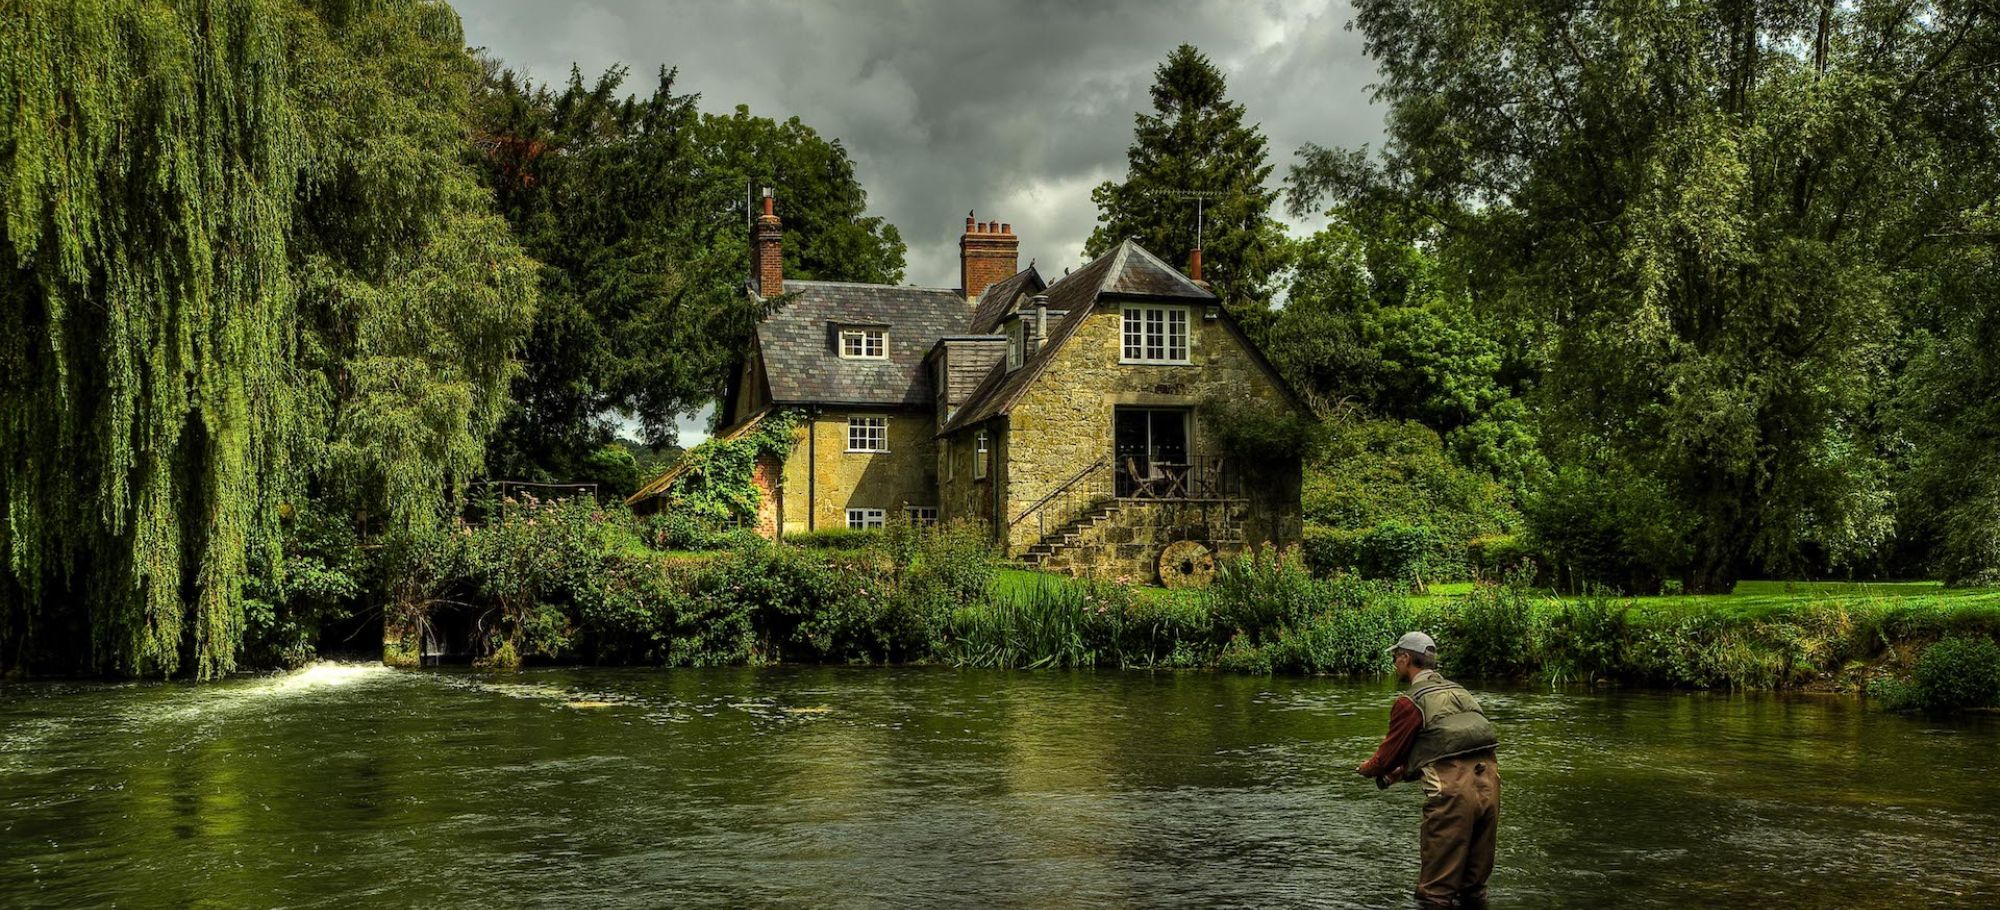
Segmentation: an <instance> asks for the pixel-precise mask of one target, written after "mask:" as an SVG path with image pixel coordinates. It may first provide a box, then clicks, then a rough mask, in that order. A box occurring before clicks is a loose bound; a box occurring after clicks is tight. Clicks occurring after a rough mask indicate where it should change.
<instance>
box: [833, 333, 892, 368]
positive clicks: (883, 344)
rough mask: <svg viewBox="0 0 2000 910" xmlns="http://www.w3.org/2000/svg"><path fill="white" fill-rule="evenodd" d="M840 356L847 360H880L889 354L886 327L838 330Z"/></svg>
mask: <svg viewBox="0 0 2000 910" xmlns="http://www.w3.org/2000/svg"><path fill="white" fill-rule="evenodd" d="M840 356H842V357H844V358H847V359H849V360H882V359H884V358H886V357H888V356H889V331H888V330H887V329H869V328H852V329H841V330H840Z"/></svg>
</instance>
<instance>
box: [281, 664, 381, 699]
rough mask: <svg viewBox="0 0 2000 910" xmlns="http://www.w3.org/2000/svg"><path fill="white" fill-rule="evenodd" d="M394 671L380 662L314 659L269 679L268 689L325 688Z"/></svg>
mask: <svg viewBox="0 0 2000 910" xmlns="http://www.w3.org/2000/svg"><path fill="white" fill-rule="evenodd" d="M395 672H396V671H395V670H394V669H392V668H390V667H388V666H387V665H384V664H380V663H354V664H349V663H337V662H334V661H330V660H321V661H314V662H313V663H310V664H307V665H305V666H303V667H300V668H298V669H296V670H293V671H292V672H290V673H286V674H284V675H282V676H279V677H276V678H275V679H273V680H272V681H271V686H270V689H271V690H272V691H275V692H299V691H304V690H309V689H327V688H332V687H335V686H351V685H353V684H355V683H358V682H364V681H367V680H370V679H379V678H382V677H385V676H388V675H389V674H392V673H395Z"/></svg>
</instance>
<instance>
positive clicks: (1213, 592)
mask: <svg viewBox="0 0 2000 910" xmlns="http://www.w3.org/2000/svg"><path fill="white" fill-rule="evenodd" d="M1207 593H1208V603H1209V616H1210V618H1211V620H1212V621H1213V622H1214V623H1215V632H1216V639H1217V640H1218V641H1229V640H1231V639H1234V638H1237V637H1243V638H1245V639H1247V641H1248V643H1249V644H1251V645H1263V644H1265V643H1266V642H1268V641H1271V640H1273V639H1275V638H1276V637H1277V633H1278V630H1279V629H1281V628H1284V627H1286V626H1290V625H1292V624H1294V623H1296V622H1297V621H1298V620H1300V619H1301V618H1303V617H1305V616H1307V615H1308V614H1310V613H1312V612H1313V611H1314V610H1315V609H1317V608H1318V607H1319V606H1320V605H1321V604H1322V603H1324V600H1323V594H1324V591H1323V589H1322V587H1321V585H1320V583H1319V582H1317V581H1315V580H1314V579H1313V577H1312V575H1311V574H1310V573H1308V572H1307V571H1306V569H1305V565H1304V564H1303V563H1302V562H1301V561H1299V560H1297V559H1285V558H1282V557H1280V556H1278V555H1276V554H1271V553H1268V552H1265V553H1254V554H1253V553H1245V554H1243V555H1240V556H1237V557H1236V558H1234V559H1224V560H1221V561H1219V562H1218V564H1217V565H1216V573H1215V582H1214V584H1213V585H1211V586H1210V587H1209V589H1208V592H1207Z"/></svg>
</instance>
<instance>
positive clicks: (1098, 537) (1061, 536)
mask: <svg viewBox="0 0 2000 910" xmlns="http://www.w3.org/2000/svg"><path fill="white" fill-rule="evenodd" d="M1245 507H1246V503H1244V502H1242V501H1240V500H1239V501H1231V502H1206V503H1193V502H1174V501H1160V500H1138V499H1107V500H1104V501H1102V502H1099V503H1095V504H1093V505H1092V506H1090V507H1089V508H1087V509H1085V510H1084V511H1083V512H1082V513H1081V514H1079V515H1078V516H1077V517H1076V518H1075V519H1072V520H1071V521H1070V522H1069V523H1068V524H1065V525H1063V526H1062V527H1060V528H1057V529H1056V530H1054V531H1051V532H1049V533H1048V534H1045V535H1043V536H1042V538H1041V540H1040V541H1038V542H1036V543H1035V544H1034V545H1032V546H1030V547H1028V549H1027V550H1026V551H1024V552H1022V553H1021V555H1020V557H1019V558H1020V560H1021V561H1022V562H1024V563H1026V564H1028V565H1030V566H1033V567H1035V568H1037V569H1041V570H1043V571H1049V572H1064V573H1068V574H1071V575H1091V576H1097V577H1103V578H1125V579H1131V580H1135V581H1147V582H1150V581H1151V580H1152V579H1153V578H1154V575H1155V573H1154V567H1153V562H1154V560H1156V559H1157V558H1158V557H1159V553H1160V550H1161V548H1162V547H1165V546H1166V545H1167V544H1170V543H1173V542H1175V541H1179V540H1194V541H1199V542H1201V543H1202V544H1204V545H1206V546H1207V547H1209V548H1210V549H1211V550H1213V551H1214V552H1215V553H1216V554H1217V555H1218V556H1226V555H1230V554H1234V553H1240V552H1242V551H1243V548H1244V546H1245V545H1246V544H1247V543H1248V541H1247V540H1245V538H1244V526H1243V517H1244V512H1243V510H1244V509H1245Z"/></svg>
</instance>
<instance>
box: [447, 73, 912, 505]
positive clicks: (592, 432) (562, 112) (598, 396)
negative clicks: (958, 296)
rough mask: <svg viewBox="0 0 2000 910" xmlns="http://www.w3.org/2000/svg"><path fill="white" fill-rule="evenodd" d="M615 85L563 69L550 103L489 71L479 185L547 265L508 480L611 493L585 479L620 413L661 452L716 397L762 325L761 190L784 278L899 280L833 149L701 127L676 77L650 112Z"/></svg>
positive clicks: (663, 86)
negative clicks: (586, 486)
mask: <svg viewBox="0 0 2000 910" xmlns="http://www.w3.org/2000/svg"><path fill="white" fill-rule="evenodd" d="M624 78H625V70H624V69H623V68H621V67H614V68H612V69H610V70H608V71H606V72H605V73H604V74H603V75H602V76H600V77H599V78H598V79H597V80H596V81H595V82H594V83H585V82H584V80H583V77H582V75H581V73H579V72H576V71H574V70H572V72H571V74H570V79H569V82H568V83H567V85H565V86H564V87H563V89H562V90H561V91H555V90H553V89H551V88H549V87H546V86H532V85H527V84H523V83H522V82H521V81H520V80H519V79H518V78H517V77H516V76H515V75H514V74H513V73H512V72H511V71H508V70H505V69H504V68H502V67H501V66H500V65H499V63H498V62H497V61H493V60H490V59H489V60H488V61H487V75H486V79H485V80H484V81H483V84H482V89H481V91H480V93H479V98H478V101H477V109H478V115H477V121H478V123H479V139H480V144H481V146H482V148H483V149H484V150H485V153H486V154H485V157H484V162H485V168H486V174H487V179H488V182H489V184H490V185H491V186H492V187H493V190H494V192H495V195H496V197H497V198H498V199H499V202H500V207H501V210H502V211H503V212H504V213H505V214H506V216H507V218H508V220H509V221H510V222H511V223H512V224H513V226H514V228H515V230H516V232H517V234H518V235H519V236H520V238H521V240H522V242H523V243H524V244H525V245H526V247H527V248H528V250H529V251H530V252H531V253H533V254H534V255H535V256H536V258H538V259H539V260H540V261H541V262H542V264H543V271H542V276H541V294H542V300H543V303H542V310H541V314H540V317H539V319H538V320H537V322H536V325H535V332H534V340H533V341H532V342H531V344H530V346H529V350H528V354H527V368H526V372H525V374H524V375H523V376H522V377H521V378H520V380H519V381H517V382H516V383H515V387H514V407H513V410H512V412H511V413H510V415H509V416H508V418H507V421H506V423H505V426H504V427H503V429H502V431H501V432H500V434H499V438H498V440H497V441H496V446H495V448H496V451H495V453H494V469H495V471H496V472H497V473H500V474H502V475H505V476H509V477H514V478H522V479H560V480H581V479H598V480H601V481H605V482H614V483H615V482H620V481H618V480H617V478H613V477H609V476H604V477H600V476H598V474H596V473H593V472H594V471H596V470H597V467H596V466H602V465H606V464H608V463H607V462H603V461H602V460H601V459H599V460H597V461H593V458H594V457H595V456H596V454H597V453H599V452H600V451H601V450H602V449H603V448H604V447H605V446H606V445H607V444H608V443H610V442H611V441H612V439H613V437H614V434H615V431H616V430H617V417H618V416H619V415H621V414H622V415H627V416H629V417H632V418H635V419H636V421H637V422H638V424H639V429H640V431H641V435H642V436H644V437H645V438H646V440H648V441H651V442H658V441H661V440H665V439H670V438H672V436H673V434H674V432H675V422H676V420H675V419H676V418H677V417H678V416H680V415H684V414H687V413H690V412H692V411H694V410H696V409H698V408H700V407H701V406H702V405H703V404H706V403H707V402H708V401H710V400H711V399H713V398H714V397H715V396H716V394H718V393H719V392H720V390H721V388H722V382H723V379H724V378H725V376H726V374H727V373H728V367H729V365H730V364H731V363H732V362H733V361H734V359H735V358H736V357H738V356H740V353H741V351H742V350H743V347H744V345H745V343H747V340H748V338H749V334H750V332H751V330H752V329H753V328H754V327H755V325H756V321H757V319H758V318H759V317H760V316H761V315H762V313H761V312H760V311H759V310H758V308H757V307H756V305H755V304H754V303H753V302H752V301H751V300H750V299H749V298H748V296H747V295H746V294H745V293H744V281H745V278H746V276H747V275H748V274H749V262H750V260H749V237H748V227H747V224H748V222H747V217H746V206H747V205H748V202H749V191H750V189H751V188H752V187H753V186H754V185H769V186H772V187H773V188H774V190H775V192H776V194H777V196H778V198H779V200H780V203H779V206H780V211H781V213H782V216H783V218H784V220H785V223H786V236H785V247H786V250H785V256H786V262H785V266H786V270H787V273H788V274H790V275H792V276H794V277H800V278H824V279H837V280H859V281H885V282H894V281H900V280H901V277H902V271H903V250H904V247H903V243H902V240H901V239H900V238H899V237H898V235H897V233H896V230H895V228H894V227H893V226H891V225H888V224H886V223H885V222H883V221H882V219H880V218H876V217H870V216H867V215H866V214H865V203H866V194H865V193H864V192H863V191H862V189H861V187H860V185H859V183H858V182H856V180H855V178H854V168H853V164H852V163H851V162H850V161H849V160H848V158H847V155H846V152H845V151H844V150H843V149H842V148H841V147H840V145H839V144H838V143H836V142H829V141H827V140H825V139H822V138H820V137H819V136H818V134H816V133H814V132H813V131H812V130H811V129H809V128H807V127H806V126H804V125H803V124H801V123H799V121H797V120H796V119H794V120H790V121H787V122H785V123H783V124H779V123H775V122H773V121H771V120H769V119H767V118H759V117H752V116H750V114H749V112H748V111H747V110H744V109H740V108H739V109H738V110H737V111H736V113H735V114H734V115H732V116H726V117H717V116H707V117H704V116H702V115H701V114H700V113H699V110H698V108H697V105H696V102H697V100H698V99H697V98H696V96H694V95H691V94H676V93H675V89H674V80H675V74H674V73H673V72H672V71H670V70H663V71H661V73H660V78H659V82H658V83H657V84H656V86H655V87H654V90H653V92H652V93H651V94H650V95H648V96H645V97H639V96H633V95H625V96H622V97H621V95H620V89H621V86H622V85H623V82H624Z"/></svg>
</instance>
